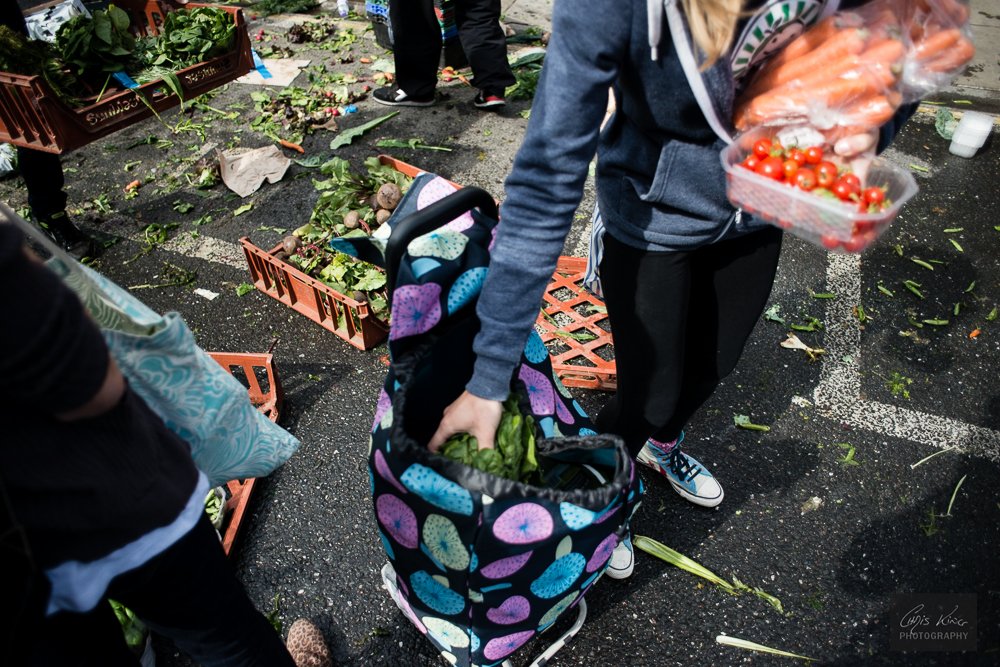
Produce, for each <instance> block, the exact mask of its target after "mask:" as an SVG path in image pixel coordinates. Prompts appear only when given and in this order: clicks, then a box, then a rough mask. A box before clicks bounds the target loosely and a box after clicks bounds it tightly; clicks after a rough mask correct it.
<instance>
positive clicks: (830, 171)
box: [816, 160, 837, 189]
mask: <svg viewBox="0 0 1000 667" xmlns="http://www.w3.org/2000/svg"><path fill="white" fill-rule="evenodd" d="M836 182H837V165H835V164H834V163H832V162H827V161H825V160H824V161H823V162H820V163H819V164H817V165H816V185H818V186H819V187H821V188H827V189H830V188H832V187H833V184H834V183H836Z"/></svg>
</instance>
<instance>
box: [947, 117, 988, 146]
mask: <svg viewBox="0 0 1000 667" xmlns="http://www.w3.org/2000/svg"><path fill="white" fill-rule="evenodd" d="M992 131H993V116H991V115H990V114H988V113H982V112H980V111H966V112H965V113H963V114H962V120H960V121H959V122H958V125H957V126H956V127H955V133H954V134H953V135H952V136H951V146H950V147H949V148H948V150H950V151H951V152H952V153H954V154H955V155H959V156H961V157H972V156H973V155H975V154H976V151H978V150H979V149H980V148H982V147H983V144H985V143H986V139H987V137H989V136H990V132H992Z"/></svg>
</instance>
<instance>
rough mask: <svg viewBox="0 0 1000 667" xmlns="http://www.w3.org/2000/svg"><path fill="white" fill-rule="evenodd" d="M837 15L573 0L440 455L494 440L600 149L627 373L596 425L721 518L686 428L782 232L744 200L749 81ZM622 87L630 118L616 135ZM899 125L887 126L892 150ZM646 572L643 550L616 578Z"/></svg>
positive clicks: (515, 178) (829, 5)
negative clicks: (734, 200) (741, 175)
mask: <svg viewBox="0 0 1000 667" xmlns="http://www.w3.org/2000/svg"><path fill="white" fill-rule="evenodd" d="M678 3H679V4H680V5H681V6H678ZM837 4H838V3H837V0H806V1H804V2H799V1H797V0H796V1H791V0H770V1H768V2H760V1H759V0H758V1H756V2H755V1H753V0H751V1H750V2H747V3H744V2H743V0H666V2H665V3H664V2H663V0H626V1H625V2H621V1H614V2H613V1H611V0H573V1H572V2H569V1H567V0H557V1H556V3H555V6H554V10H553V17H552V24H553V29H552V38H551V41H550V43H549V47H548V53H547V55H546V60H545V68H544V69H543V72H542V76H541V80H540V81H539V86H538V91H537V94H536V96H535V100H534V103H533V105H532V109H531V120H530V122H529V124H528V129H527V133H526V135H525V138H524V143H523V144H522V146H521V148H520V150H519V151H518V154H517V157H516V158H515V161H514V167H513V171H512V172H511V174H510V176H509V177H508V179H507V181H506V200H505V202H504V204H503V207H502V209H501V218H502V220H503V222H502V224H501V225H500V227H499V233H498V237H497V241H496V245H495V247H494V249H493V253H492V258H491V261H490V271H489V274H488V276H487V278H486V283H485V285H484V288H483V292H482V295H481V297H480V300H479V305H478V310H477V312H478V315H479V318H480V320H481V322H482V330H481V331H480V333H479V335H478V336H477V338H476V341H475V345H474V349H475V352H476V355H477V359H476V364H475V371H474V374H473V376H472V378H471V380H470V381H469V383H468V384H467V385H466V391H465V392H464V393H463V394H462V395H461V396H460V397H459V398H458V399H457V400H456V401H455V402H454V403H453V404H452V405H451V406H450V407H449V408H448V409H447V410H446V411H445V413H444V417H443V419H442V421H441V425H440V427H439V429H438V431H437V433H436V434H435V435H434V437H433V438H432V440H431V442H430V443H429V446H430V448H431V449H432V450H436V449H437V447H439V446H440V444H441V443H442V442H443V441H444V440H445V439H446V438H447V437H448V436H450V435H452V434H454V433H460V432H468V433H470V434H472V435H474V436H476V437H477V439H478V441H479V443H480V446H481V447H491V446H493V439H494V435H493V434H494V432H495V430H496V427H497V425H498V423H499V416H500V411H501V405H500V401H502V400H503V399H505V398H506V397H507V395H508V393H509V391H510V382H511V374H512V371H513V369H514V368H515V366H516V364H517V362H518V360H519V358H520V355H521V350H522V348H523V347H524V344H525V340H526V338H527V335H528V332H529V330H530V329H531V327H532V325H533V323H534V320H535V318H536V317H537V314H538V304H539V303H540V301H541V297H542V293H543V291H544V289H545V286H546V285H547V283H548V281H549V278H550V276H551V275H552V272H553V270H554V269H555V265H556V261H557V259H558V257H559V254H560V252H561V251H562V248H563V244H564V241H565V239H566V236H567V234H568V233H569V230H570V226H571V224H572V222H573V218H574V214H575V213H576V210H577V207H578V206H579V204H580V200H581V198H582V194H583V186H584V181H585V180H586V177H587V171H588V165H589V164H590V161H591V159H592V158H593V156H594V153H595V151H596V152H597V156H598V161H597V173H596V180H597V197H598V207H599V209H600V212H601V217H602V218H603V224H604V226H605V227H606V234H605V235H604V239H603V246H604V247H603V257H602V258H601V264H600V272H601V282H602V286H603V291H604V297H605V301H606V303H607V308H608V315H609V317H610V319H611V324H612V330H613V333H614V337H615V356H616V359H615V362H616V366H617V377H618V389H617V392H616V394H615V396H614V398H612V399H611V400H610V401H609V402H608V404H607V405H606V406H605V407H604V408H603V409H602V410H601V411H600V413H599V414H598V416H597V418H596V424H597V426H598V428H599V429H600V430H601V431H603V432H608V433H614V434H617V435H619V436H621V437H622V438H623V439H624V440H625V443H626V445H627V446H628V448H629V450H630V451H631V452H632V454H633V455H634V456H636V457H637V458H638V460H639V461H640V462H642V463H644V464H646V465H648V466H650V467H652V468H653V469H654V470H656V471H658V472H659V473H661V474H662V475H664V476H665V477H666V478H667V480H669V482H670V484H671V486H672V487H673V488H674V489H675V490H676V491H677V492H678V493H679V494H680V495H681V496H683V497H684V498H686V499H688V500H689V501H691V502H694V503H696V504H698V505H702V506H705V507H714V506H716V505H718V504H719V503H720V502H721V501H722V497H723V492H722V487H721V486H720V485H719V483H718V482H717V481H716V480H715V478H714V477H713V476H712V475H711V473H710V472H709V471H708V470H707V469H706V468H705V466H704V465H702V464H701V463H700V462H698V461H697V460H696V459H695V458H693V457H691V456H690V455H688V454H686V453H685V452H683V451H682V450H681V441H682V439H683V428H684V425H685V423H686V422H687V421H688V419H689V418H690V417H691V416H692V415H693V414H694V412H695V411H696V410H697V409H698V408H699V407H700V406H701V405H702V404H703V403H704V402H705V401H706V400H707V399H708V398H709V396H711V394H712V393H713V391H714V390H715V388H716V386H717V385H718V383H719V382H720V380H721V379H722V378H724V377H726V375H728V374H729V373H730V372H731V371H732V370H733V368H734V367H735V365H736V363H737V361H738V360H739V357H740V354H741V353H742V351H743V347H744V344H745V343H746V341H747V339H748V337H749V336H750V333H751V331H752V330H753V327H754V324H755V323H756V321H757V319H758V318H759V317H760V314H761V312H762V310H763V308H764V306H765V304H766V302H767V299H768V296H769V294H770V291H771V286H772V283H773V281H774V275H775V271H776V269H777V265H778V256H779V253H780V249H781V238H782V235H781V231H780V230H779V229H777V228H773V227H770V226H766V225H763V224H761V223H759V222H757V221H753V220H752V219H750V217H749V216H746V215H741V213H740V212H739V211H737V210H735V209H734V208H733V206H732V205H731V204H730V203H729V201H728V199H727V198H726V182H725V174H724V171H723V169H722V166H721V164H720V161H719V152H720V150H721V149H722V148H723V147H724V146H725V145H726V144H725V141H724V140H723V139H721V138H720V136H725V135H726V133H727V130H728V128H730V127H731V125H730V122H729V120H728V119H730V118H732V116H733V100H734V98H735V95H736V91H737V89H738V86H739V83H740V79H741V78H742V77H743V75H744V74H745V73H747V72H749V71H751V70H752V68H753V67H754V65H756V64H758V63H759V62H760V61H761V60H762V59H763V58H764V56H766V55H767V54H768V53H770V52H773V51H774V50H775V49H778V48H781V46H783V45H784V44H785V43H787V42H788V41H789V40H790V39H792V38H793V37H795V36H797V35H798V34H800V33H801V32H802V31H803V30H804V29H805V28H806V27H808V26H809V25H811V24H813V23H815V22H816V21H817V20H819V19H820V18H822V17H823V16H826V15H828V14H830V13H832V12H833V11H835V10H836V9H838V7H837ZM681 11H683V16H682V15H681ZM692 41H693V43H694V45H696V47H697V48H696V49H693V48H692V44H691V42H692ZM696 54H697V55H696ZM609 86H612V87H613V89H614V95H615V102H616V112H615V114H614V116H613V117H612V118H611V120H610V122H608V124H607V125H606V126H605V127H604V128H603V129H600V126H601V121H602V119H603V117H604V113H605V109H606V105H607V91H608V87H609ZM891 131H892V128H890V127H884V128H882V134H883V139H885V138H886V137H888V136H891ZM877 138H878V137H877V136H876V133H872V134H871V135H859V136H856V137H850V138H848V139H847V140H843V139H842V140H841V141H840V142H838V144H837V146H836V147H835V150H836V151H837V152H838V153H840V154H842V155H844V156H845V157H848V156H851V155H853V154H855V153H862V152H865V151H867V150H870V149H871V148H872V147H873V146H874V144H875V141H876V139H877ZM631 571H632V555H631V548H630V545H629V544H628V541H627V540H626V541H625V542H623V544H622V545H620V546H619V549H618V550H617V551H616V555H615V557H613V558H612V561H611V565H610V567H609V570H608V574H609V576H612V577H616V578H624V577H626V576H628V575H629V574H630V573H631Z"/></svg>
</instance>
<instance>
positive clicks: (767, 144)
mask: <svg viewBox="0 0 1000 667" xmlns="http://www.w3.org/2000/svg"><path fill="white" fill-rule="evenodd" d="M753 154H754V155H756V156H757V157H759V158H760V159H761V160H763V159H764V158H766V157H768V156H770V155H771V140H770V139H758V140H757V141H755V142H754V144H753Z"/></svg>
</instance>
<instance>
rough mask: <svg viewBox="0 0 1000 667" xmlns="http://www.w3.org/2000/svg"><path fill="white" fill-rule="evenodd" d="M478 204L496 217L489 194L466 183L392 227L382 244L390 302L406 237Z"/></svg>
mask: <svg viewBox="0 0 1000 667" xmlns="http://www.w3.org/2000/svg"><path fill="white" fill-rule="evenodd" d="M474 208H478V209H479V210H480V211H481V212H482V213H483V215H485V216H488V217H490V218H494V219H497V218H498V216H499V212H498V211H497V204H496V202H495V201H493V196H492V195H491V194H490V193H488V192H487V191H486V190H483V189H482V188H477V187H467V188H462V189H461V190H458V191H457V192H455V193H454V194H450V195H448V196H447V197H445V198H444V199H441V200H438V201H436V202H434V203H433V204H431V205H430V206H428V207H426V208H422V209H420V210H419V211H417V212H416V213H413V214H412V215H410V216H408V217H406V218H404V219H403V220H401V221H400V222H399V223H398V224H397V225H396V227H395V228H394V229H393V230H392V234H391V235H390V236H389V241H388V243H386V244H385V274H386V281H387V283H388V285H389V290H388V292H389V293H388V298H389V304H390V305H392V291H393V289H395V287H396V271H397V270H398V269H399V263H400V261H402V259H403V253H404V252H406V247H407V246H408V245H410V241H412V240H413V239H415V238H417V237H418V236H420V235H422V234H426V233H427V232H430V231H433V230H435V229H437V228H438V227H440V226H442V225H445V224H447V223H449V222H451V221H452V220H454V219H455V218H457V217H458V216H460V215H462V214H463V213H465V212H466V211H471V210H472V209H474Z"/></svg>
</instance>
